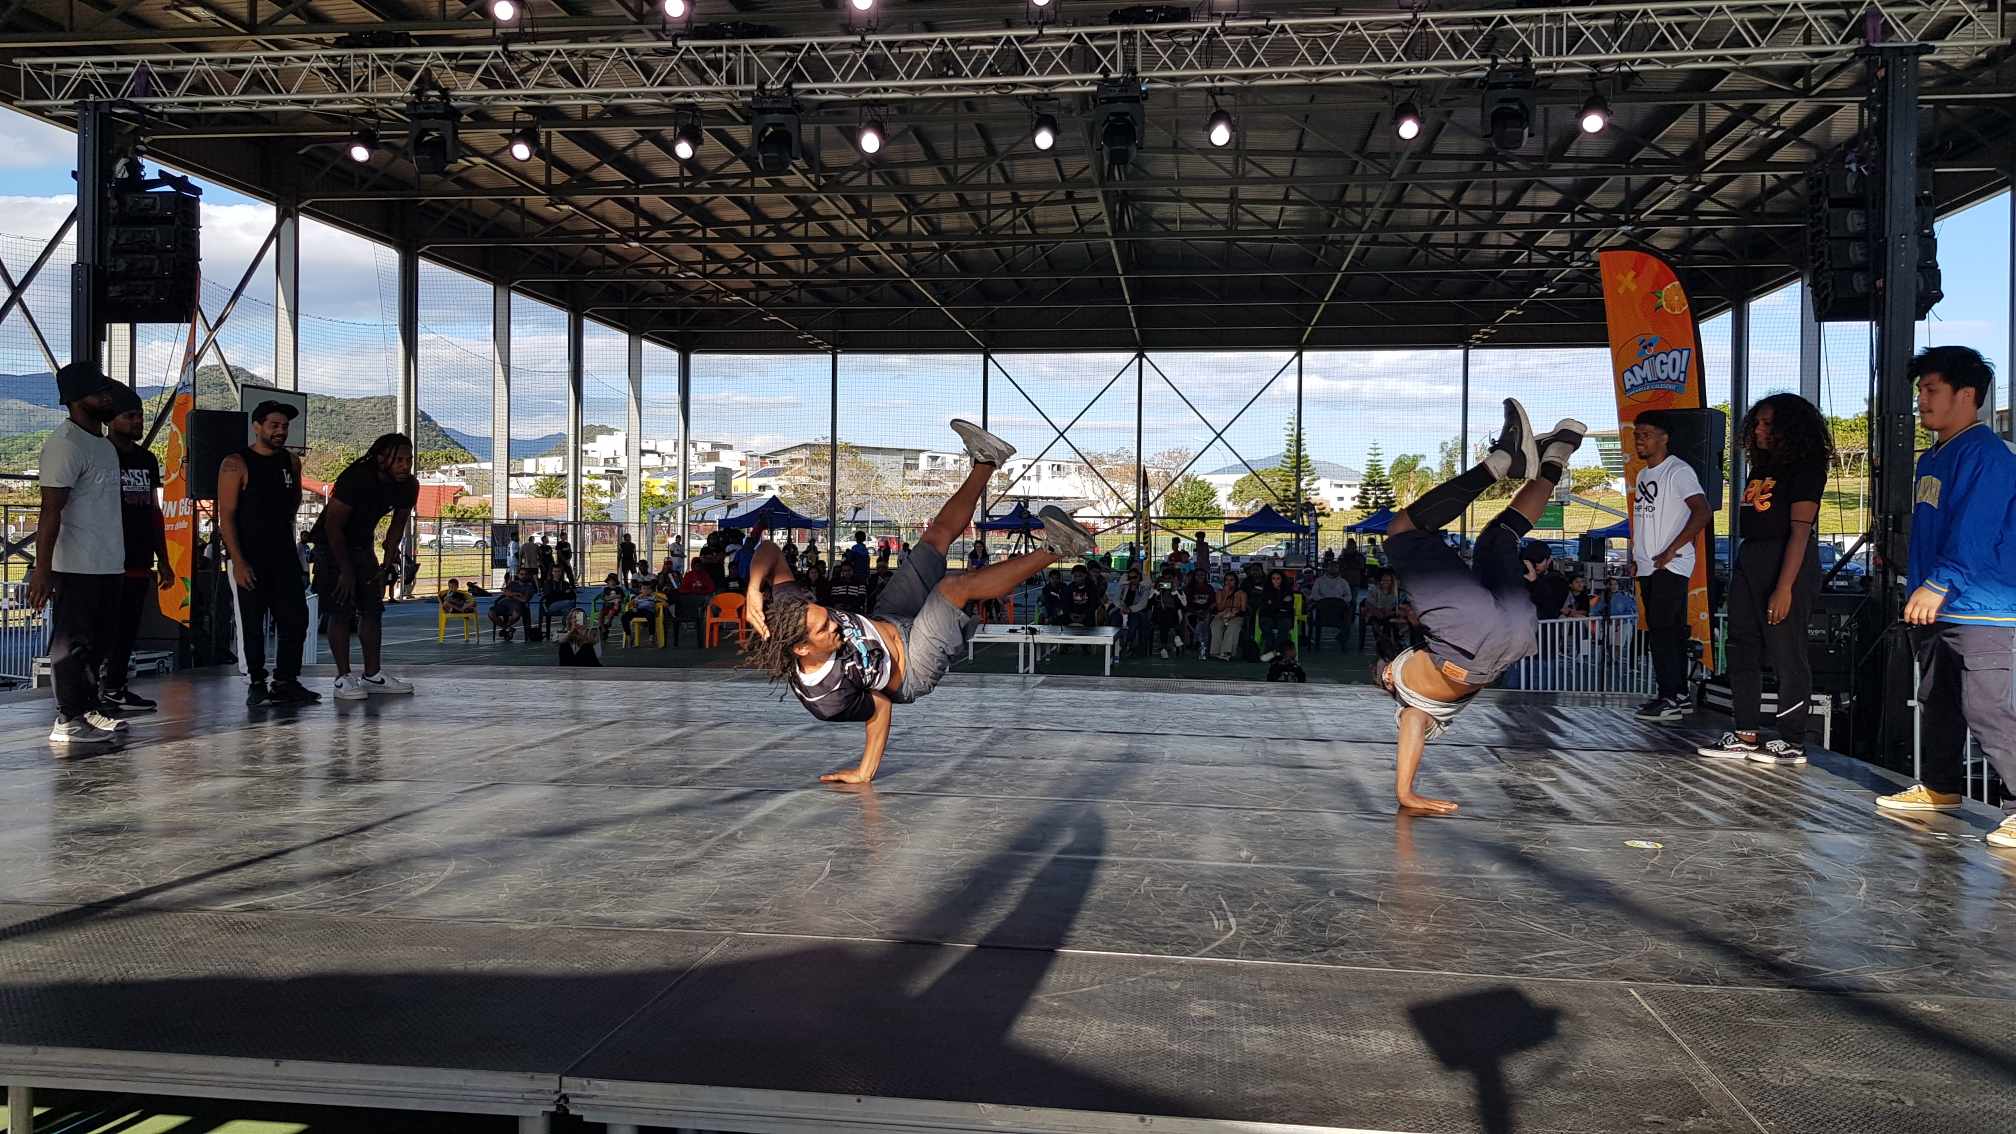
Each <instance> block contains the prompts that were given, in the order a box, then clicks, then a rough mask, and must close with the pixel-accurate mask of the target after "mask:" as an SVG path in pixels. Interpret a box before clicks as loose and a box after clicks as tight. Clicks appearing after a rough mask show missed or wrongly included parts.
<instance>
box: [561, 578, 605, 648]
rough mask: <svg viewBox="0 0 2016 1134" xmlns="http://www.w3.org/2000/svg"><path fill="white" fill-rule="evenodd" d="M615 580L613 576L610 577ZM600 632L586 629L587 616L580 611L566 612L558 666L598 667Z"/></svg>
mask: <svg viewBox="0 0 2016 1134" xmlns="http://www.w3.org/2000/svg"><path fill="white" fill-rule="evenodd" d="M610 578H615V576H613V575H612V576H610ZM601 643H602V638H601V634H600V632H598V631H596V630H591V629H589V628H588V615H587V614H586V613H584V612H582V611H580V610H571V611H568V612H567V632H566V633H565V634H562V635H561V636H560V664H561V665H564V666H596V667H600V666H601V664H602V658H601V657H600V656H599V654H598V648H599V647H600V646H601Z"/></svg>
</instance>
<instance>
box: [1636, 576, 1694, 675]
mask: <svg viewBox="0 0 2016 1134" xmlns="http://www.w3.org/2000/svg"><path fill="white" fill-rule="evenodd" d="M1687 586H1688V579H1687V576H1685V575H1676V574H1674V573H1673V572H1671V571H1667V570H1663V569H1662V570H1657V571H1654V572H1652V573H1651V574H1650V575H1640V576H1638V605H1639V607H1640V608H1641V609H1643V610H1644V611H1645V643H1646V646H1647V647H1648V649H1649V650H1650V652H1651V654H1652V673H1653V676H1654V677H1656V678H1657V679H1658V682H1659V696H1661V697H1681V696H1685V695H1686V693H1687V639H1688V637H1689V635H1688V633H1687Z"/></svg>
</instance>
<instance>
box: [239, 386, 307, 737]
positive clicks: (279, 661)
mask: <svg viewBox="0 0 2016 1134" xmlns="http://www.w3.org/2000/svg"><path fill="white" fill-rule="evenodd" d="M299 412H300V411H299V410H297V409H295V408H294V407H293V406H291V405H289V404H287V403H286V402H280V401H264V402H260V403H259V404H258V405H257V406H254V407H253V409H252V444H250V445H247V446H246V447H245V448H243V449H240V450H239V451H237V452H236V453H233V454H231V455H230V456H228V457H226V458H224V463H223V464H222V465H220V466H219V467H218V469H217V527H218V529H219V530H220V531H222V532H223V535H224V549H225V551H226V552H228V553H229V554H230V556H231V581H232V583H234V584H235V585H236V586H237V588H238V621H239V627H238V629H239V633H240V635H241V636H242V638H243V640H244V643H245V646H244V649H245V672H246V673H248V674H250V675H251V678H252V687H251V688H250V689H249V690H247V691H246V693H245V703H246V704H247V705H254V706H257V705H268V704H271V705H300V704H313V703H314V702H316V701H320V700H321V699H322V696H321V694H319V693H316V692H314V691H312V690H310V689H308V688H307V687H305V686H303V685H302V684H301V649H302V646H303V645H304V644H305V643H306V642H307V640H308V591H307V587H306V585H305V583H304V581H303V579H302V577H301V558H300V555H299V553H298V552H297V551H296V549H295V545H294V540H295V531H296V529H295V513H296V512H298V511H299V510H300V508H301V460H300V458H298V457H296V456H295V455H294V454H293V453H292V452H290V451H289V450H288V448H287V431H288V427H289V424H290V423H291V422H292V421H293V420H294V417H295V415H296V414H298V413H299ZM268 615H271V616H272V618H273V626H274V629H275V630H276V631H277V632H278V635H279V639H280V645H279V656H278V657H276V658H274V659H273V684H272V686H271V687H270V688H269V687H268V686H267V684H266V618H267V616H268Z"/></svg>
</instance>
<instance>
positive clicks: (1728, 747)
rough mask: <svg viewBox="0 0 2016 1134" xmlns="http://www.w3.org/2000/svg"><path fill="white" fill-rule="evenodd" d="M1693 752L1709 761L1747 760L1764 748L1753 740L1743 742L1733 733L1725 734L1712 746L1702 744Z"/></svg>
mask: <svg viewBox="0 0 2016 1134" xmlns="http://www.w3.org/2000/svg"><path fill="white" fill-rule="evenodd" d="M1694 751H1696V752H1698V753H1700V754H1701V755H1703V756H1706V757H1708V758H1709V759H1711V760H1748V759H1749V758H1750V757H1752V756H1754V755H1756V754H1757V753H1759V752H1762V751H1764V746H1763V745H1762V744H1759V743H1757V742H1756V741H1754V740H1745V739H1743V738H1742V737H1740V736H1737V735H1736V734H1735V733H1733V732H1725V733H1723V734H1722V739H1720V740H1718V741H1716V742H1715V743H1713V744H1704V745H1702V746H1701V747H1699V748H1696V749H1695V750H1694Z"/></svg>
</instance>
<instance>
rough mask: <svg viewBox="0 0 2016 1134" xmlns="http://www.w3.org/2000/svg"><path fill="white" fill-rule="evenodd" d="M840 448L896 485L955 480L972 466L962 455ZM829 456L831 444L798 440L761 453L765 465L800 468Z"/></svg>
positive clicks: (890, 447) (896, 448)
mask: <svg viewBox="0 0 2016 1134" xmlns="http://www.w3.org/2000/svg"><path fill="white" fill-rule="evenodd" d="M840 444H841V447H842V448H843V449H845V450H846V454H847V455H848V456H851V457H852V458H853V459H855V460H858V461H862V462H865V463H866V464H868V465H869V466H870V467H872V468H874V470H875V471H876V473H877V474H879V475H881V476H883V477H886V478H888V479H890V480H892V481H896V482H898V483H904V484H908V483H915V482H917V481H919V480H923V481H931V480H958V479H960V478H963V477H964V476H965V475H966V471H967V470H968V469H970V468H972V467H973V461H972V458H970V457H968V456H967V455H966V454H965V453H963V452H959V453H947V452H941V451H939V450H936V449H907V448H903V447H901V446H896V445H853V444H849V443H848V442H846V441H842V442H841V443H840ZM831 453H832V443H831V442H828V441H801V442H799V443H798V444H796V445H792V446H789V447H787V448H783V449H773V450H771V451H770V452H768V453H764V454H762V460H763V463H765V464H767V465H784V466H788V467H802V466H806V465H824V464H825V463H826V461H827V460H828V459H829V458H830V456H831Z"/></svg>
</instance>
